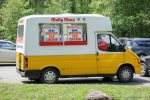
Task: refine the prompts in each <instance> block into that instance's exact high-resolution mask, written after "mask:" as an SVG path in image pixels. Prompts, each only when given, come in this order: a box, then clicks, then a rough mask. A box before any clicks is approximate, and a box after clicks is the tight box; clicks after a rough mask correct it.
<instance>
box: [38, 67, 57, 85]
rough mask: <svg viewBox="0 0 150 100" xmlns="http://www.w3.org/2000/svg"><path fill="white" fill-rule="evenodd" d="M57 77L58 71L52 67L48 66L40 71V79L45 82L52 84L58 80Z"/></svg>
mask: <svg viewBox="0 0 150 100" xmlns="http://www.w3.org/2000/svg"><path fill="white" fill-rule="evenodd" d="M58 78H59V74H58V71H57V70H55V69H53V68H48V69H45V70H44V71H43V72H42V75H41V77H40V81H41V82H42V83H45V84H53V83H56V82H57V81H58Z"/></svg>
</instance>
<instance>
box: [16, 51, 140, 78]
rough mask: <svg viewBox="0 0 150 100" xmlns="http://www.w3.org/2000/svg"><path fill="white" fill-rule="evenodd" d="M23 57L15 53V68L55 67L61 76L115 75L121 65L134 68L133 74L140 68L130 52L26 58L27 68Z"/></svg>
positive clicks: (36, 68)
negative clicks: (128, 65) (129, 65)
mask: <svg viewBox="0 0 150 100" xmlns="http://www.w3.org/2000/svg"><path fill="white" fill-rule="evenodd" d="M24 58H25V57H24V56H23V55H22V54H20V53H17V66H20V67H17V68H19V69H21V70H42V69H44V68H46V67H56V68H57V69H58V70H59V71H60V73H61V75H88V74H116V72H117V70H118V68H119V67H120V66H121V65H122V64H131V65H132V66H134V69H135V73H136V74H137V73H140V70H141V67H140V64H139V63H138V59H137V56H136V55H134V54H133V53H132V52H131V51H130V50H128V49H127V50H126V52H125V53H108V54H106V53H105V54H99V55H98V56H97V55H96V54H91V55H90V54H89V55H61V56H28V57H27V58H28V67H27V68H25V67H24ZM20 60H21V62H19V61H20Z"/></svg>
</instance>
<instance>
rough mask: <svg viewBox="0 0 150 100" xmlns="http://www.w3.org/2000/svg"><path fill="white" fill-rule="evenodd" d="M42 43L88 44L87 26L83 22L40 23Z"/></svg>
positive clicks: (42, 44) (46, 44) (43, 44)
mask: <svg viewBox="0 0 150 100" xmlns="http://www.w3.org/2000/svg"><path fill="white" fill-rule="evenodd" d="M39 28H40V36H39V37H40V39H39V41H40V45H41V46H48V45H87V26H86V24H85V23H82V24H39Z"/></svg>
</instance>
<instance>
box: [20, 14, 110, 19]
mask: <svg viewBox="0 0 150 100" xmlns="http://www.w3.org/2000/svg"><path fill="white" fill-rule="evenodd" d="M41 17H42V18H43V17H102V18H105V17H107V16H103V15H99V14H59V15H29V16H25V17H22V18H20V19H30V18H41Z"/></svg>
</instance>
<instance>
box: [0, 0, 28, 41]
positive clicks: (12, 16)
mask: <svg viewBox="0 0 150 100" xmlns="http://www.w3.org/2000/svg"><path fill="white" fill-rule="evenodd" d="M1 11H2V20H3V22H2V27H3V32H2V34H3V35H4V37H5V38H6V39H8V40H12V41H15V39H16V33H17V25H18V19H19V18H20V17H22V16H23V14H24V11H25V9H24V1H23V0H10V1H7V2H6V5H5V6H3V8H2V10H1Z"/></svg>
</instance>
